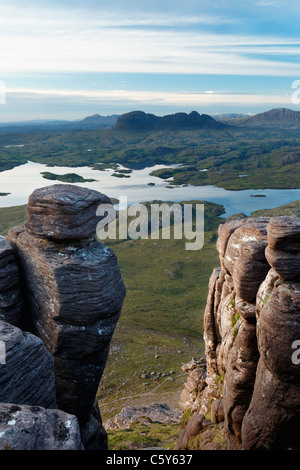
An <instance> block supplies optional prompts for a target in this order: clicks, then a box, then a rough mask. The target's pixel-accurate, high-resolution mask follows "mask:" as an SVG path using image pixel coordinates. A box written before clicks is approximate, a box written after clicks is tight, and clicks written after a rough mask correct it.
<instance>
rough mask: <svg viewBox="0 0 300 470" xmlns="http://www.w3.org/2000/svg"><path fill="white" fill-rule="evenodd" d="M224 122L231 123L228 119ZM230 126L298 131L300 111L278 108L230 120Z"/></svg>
mask: <svg viewBox="0 0 300 470" xmlns="http://www.w3.org/2000/svg"><path fill="white" fill-rule="evenodd" d="M222 122H225V123H227V122H229V121H227V119H226V120H222ZM230 124H231V125H235V126H239V127H253V128H255V127H256V128H281V129H293V128H297V129H298V128H300V111H293V110H291V109H287V108H276V109H271V110H270V111H266V112H264V113H260V114H255V115H254V116H250V117H244V118H237V119H230Z"/></svg>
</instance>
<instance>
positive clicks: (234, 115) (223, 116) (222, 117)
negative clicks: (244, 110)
mask: <svg viewBox="0 0 300 470" xmlns="http://www.w3.org/2000/svg"><path fill="white" fill-rule="evenodd" d="M212 117H213V118H214V119H216V121H227V120H230V119H241V118H244V117H249V114H239V113H219V114H213V115H212Z"/></svg>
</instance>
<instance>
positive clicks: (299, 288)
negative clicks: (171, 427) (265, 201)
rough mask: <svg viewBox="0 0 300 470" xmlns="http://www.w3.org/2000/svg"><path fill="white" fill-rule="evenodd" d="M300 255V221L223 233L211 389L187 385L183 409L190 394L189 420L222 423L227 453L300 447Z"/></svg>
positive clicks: (209, 317) (212, 296) (212, 295)
mask: <svg viewBox="0 0 300 470" xmlns="http://www.w3.org/2000/svg"><path fill="white" fill-rule="evenodd" d="M299 248H300V219H297V218H291V217H276V218H273V219H266V218H256V219H255V218H254V219H253V218H252V219H251V218H249V219H241V220H231V221H229V222H227V223H225V224H223V225H221V226H220V227H219V238H218V241H217V249H218V252H219V256H220V264H221V267H219V268H216V269H215V270H214V271H213V273H212V275H211V279H210V282H209V293H208V299H207V305H206V309H205V313H204V339H205V353H206V363H207V367H206V371H205V372H204V371H203V373H202V377H203V378H205V382H206V386H205V387H203V391H202V392H201V393H199V390H198V388H197V386H196V384H194V385H195V386H194V390H192V388H190V390H189V387H188V386H187V385H186V386H185V389H184V390H183V392H182V395H181V401H180V405H181V407H182V409H183V410H186V409H187V400H186V396H187V391H189V397H190V400H189V409H190V410H191V412H192V413H200V414H201V415H202V416H206V417H207V418H209V420H210V421H211V422H212V423H215V424H218V423H222V421H223V420H224V439H226V448H227V449H247V450H249V449H287V448H289V449H290V448H292V449H299V448H300V441H299V435H300V366H299V363H298V362H297V361H293V360H292V354H293V349H292V345H293V344H297V341H299V340H300V279H299V275H300V270H299V259H300V258H299V256H300V250H299ZM187 372H188V374H190V372H189V369H188V370H187ZM205 374H206V377H205ZM219 410H220V416H219ZM203 422H204V421H203ZM222 426H223V425H222ZM186 429H188V427H187V428H186ZM202 433H203V431H202ZM207 438H208V434H207V433H206V438H205V439H207ZM198 440H199V443H200V441H201V442H202V441H203V438H202V437H201V432H200V433H199V436H198ZM184 445H185V448H189V444H188V443H186V442H185V444H184ZM201 446H202V444H201V445H200V444H199V448H203V446H202V447H201ZM206 448H207V447H206Z"/></svg>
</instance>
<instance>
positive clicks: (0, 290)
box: [0, 237, 24, 326]
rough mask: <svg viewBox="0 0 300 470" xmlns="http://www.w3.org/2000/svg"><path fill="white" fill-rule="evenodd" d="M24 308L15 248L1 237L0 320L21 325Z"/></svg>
mask: <svg viewBox="0 0 300 470" xmlns="http://www.w3.org/2000/svg"><path fill="white" fill-rule="evenodd" d="M23 310H24V299H23V296H22V293H21V290H20V279H19V271H18V267H17V265H16V263H15V259H14V253H13V249H12V247H11V246H10V244H9V243H8V241H7V240H5V238H1V237H0V320H4V321H7V322H9V323H11V324H12V325H15V326H20V324H21V320H22V319H21V314H22V311H23Z"/></svg>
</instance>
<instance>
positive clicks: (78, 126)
mask: <svg viewBox="0 0 300 470" xmlns="http://www.w3.org/2000/svg"><path fill="white" fill-rule="evenodd" d="M118 117H119V116H118V115H115V114H113V115H111V116H101V115H100V114H94V115H92V116H87V117H86V118H84V119H82V120H76V121H59V120H53V121H44V120H41V121H23V122H22V121H21V122H13V123H0V134H21V133H24V134H32V133H36V132H64V131H77V130H89V129H93V130H94V129H108V128H110V127H113V126H114V125H115V123H116V122H117V119H118Z"/></svg>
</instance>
